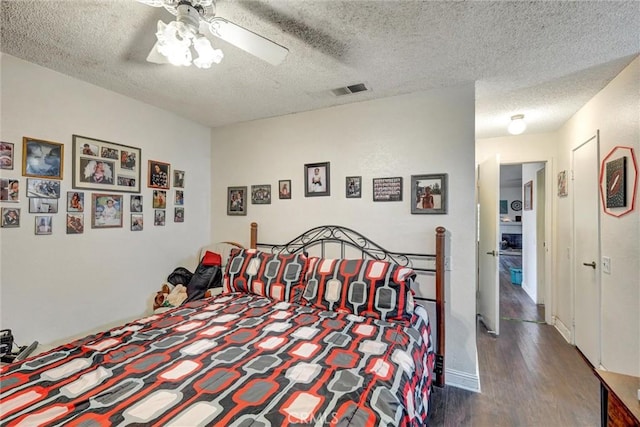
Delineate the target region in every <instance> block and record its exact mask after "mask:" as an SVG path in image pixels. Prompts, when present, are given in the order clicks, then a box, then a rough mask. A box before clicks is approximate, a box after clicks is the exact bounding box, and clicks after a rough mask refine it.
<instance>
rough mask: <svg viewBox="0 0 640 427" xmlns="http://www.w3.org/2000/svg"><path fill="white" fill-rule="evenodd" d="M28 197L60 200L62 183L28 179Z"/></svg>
mask: <svg viewBox="0 0 640 427" xmlns="http://www.w3.org/2000/svg"><path fill="white" fill-rule="evenodd" d="M27 197H41V198H45V199H59V198H60V181H51V180H49V179H36V178H27Z"/></svg>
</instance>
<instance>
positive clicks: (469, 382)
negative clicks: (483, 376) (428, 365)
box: [445, 364, 481, 393]
mask: <svg viewBox="0 0 640 427" xmlns="http://www.w3.org/2000/svg"><path fill="white" fill-rule="evenodd" d="M476 366H477V364H476ZM445 378H446V381H445V382H446V384H447V385H448V386H452V387H457V388H461V389H464V390H469V391H473V392H475V393H480V392H481V391H480V376H479V375H478V374H477V373H476V374H475V375H472V374H469V373H467V372H461V371H456V370H455V369H445Z"/></svg>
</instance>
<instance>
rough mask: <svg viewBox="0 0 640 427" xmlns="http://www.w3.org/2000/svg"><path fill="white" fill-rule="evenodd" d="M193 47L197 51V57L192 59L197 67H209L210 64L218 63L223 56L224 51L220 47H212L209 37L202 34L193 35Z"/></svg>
mask: <svg viewBox="0 0 640 427" xmlns="http://www.w3.org/2000/svg"><path fill="white" fill-rule="evenodd" d="M193 48H194V49H195V50H196V52H197V53H198V57H197V58H196V59H195V60H194V61H193V63H194V64H195V66H196V67H198V68H211V64H213V63H214V62H215V63H216V64H219V63H220V61H222V58H224V53H222V51H221V50H220V49H214V48H213V46H211V42H210V41H209V39H208V38H206V37H205V36H203V35H202V34H198V35H197V36H196V37H194V39H193Z"/></svg>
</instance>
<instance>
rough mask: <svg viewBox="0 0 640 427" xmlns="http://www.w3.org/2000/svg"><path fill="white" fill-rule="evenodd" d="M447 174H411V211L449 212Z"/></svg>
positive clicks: (417, 212)
mask: <svg viewBox="0 0 640 427" xmlns="http://www.w3.org/2000/svg"><path fill="white" fill-rule="evenodd" d="M447 177H448V176H447V174H446V173H439V174H431V175H411V213H412V214H446V213H447V199H448V193H447V191H448V190H447Z"/></svg>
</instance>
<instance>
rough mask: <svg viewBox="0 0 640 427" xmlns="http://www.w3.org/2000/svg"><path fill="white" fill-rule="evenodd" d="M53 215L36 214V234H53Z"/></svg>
mask: <svg viewBox="0 0 640 427" xmlns="http://www.w3.org/2000/svg"><path fill="white" fill-rule="evenodd" d="M52 223H53V216H52V215H36V234H37V235H44V234H51V231H52Z"/></svg>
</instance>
